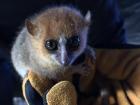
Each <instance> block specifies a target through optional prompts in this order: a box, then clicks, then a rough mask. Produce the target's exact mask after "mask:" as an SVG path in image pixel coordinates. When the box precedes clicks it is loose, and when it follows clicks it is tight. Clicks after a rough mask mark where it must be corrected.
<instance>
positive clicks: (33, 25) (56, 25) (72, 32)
mask: <svg viewBox="0 0 140 105" xmlns="http://www.w3.org/2000/svg"><path fill="white" fill-rule="evenodd" d="M89 24H90V12H87V14H86V16H83V15H81V13H80V12H79V11H78V10H76V9H74V8H70V7H65V6H61V7H52V8H49V9H47V10H46V11H43V12H42V13H40V14H39V15H38V16H37V17H35V18H34V19H32V21H30V20H26V27H27V30H28V32H29V37H31V41H32V46H33V47H34V49H35V52H36V54H38V55H39V57H40V58H42V60H46V61H48V60H49V62H51V63H52V64H53V63H54V64H57V65H59V66H67V65H71V64H72V63H73V62H74V61H75V59H76V58H77V57H78V56H79V55H80V54H81V53H82V52H83V51H84V49H85V48H86V45H87V34H88V28H89Z"/></svg>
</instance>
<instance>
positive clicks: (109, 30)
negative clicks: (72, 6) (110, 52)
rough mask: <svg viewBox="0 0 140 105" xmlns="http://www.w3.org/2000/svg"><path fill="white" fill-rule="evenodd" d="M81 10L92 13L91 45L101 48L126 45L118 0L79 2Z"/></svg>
mask: <svg viewBox="0 0 140 105" xmlns="http://www.w3.org/2000/svg"><path fill="white" fill-rule="evenodd" d="M77 1H79V2H77V4H78V6H79V8H80V9H81V10H83V12H84V13H86V11H87V10H91V12H92V25H91V29H90V39H91V40H90V42H91V43H90V44H91V45H93V46H95V47H99V46H102V45H104V46H105V45H106V46H108V45H110V44H111V45H113V44H124V43H126V38H125V29H124V27H123V25H124V19H123V17H122V15H121V13H120V8H119V3H118V0H86V1H83V2H80V1H81V0H77Z"/></svg>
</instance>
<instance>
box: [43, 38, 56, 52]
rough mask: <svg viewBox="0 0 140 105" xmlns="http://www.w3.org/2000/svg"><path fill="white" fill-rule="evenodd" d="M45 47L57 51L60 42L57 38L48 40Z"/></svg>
mask: <svg viewBox="0 0 140 105" xmlns="http://www.w3.org/2000/svg"><path fill="white" fill-rule="evenodd" d="M45 47H46V48H47V49H48V50H49V51H55V50H57V49H58V42H57V41H56V40H53V39H51V40H47V41H46V44H45Z"/></svg>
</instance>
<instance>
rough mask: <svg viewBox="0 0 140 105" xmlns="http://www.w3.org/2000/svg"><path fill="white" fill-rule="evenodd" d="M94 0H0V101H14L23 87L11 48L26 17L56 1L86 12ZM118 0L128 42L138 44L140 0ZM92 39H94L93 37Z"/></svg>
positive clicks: (0, 104)
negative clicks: (12, 61) (12, 62)
mask: <svg viewBox="0 0 140 105" xmlns="http://www.w3.org/2000/svg"><path fill="white" fill-rule="evenodd" d="M93 1H97V0H75V1H74V0H0V66H1V67H0V105H12V104H11V103H12V100H11V99H12V97H13V95H14V94H15V93H17V90H19V89H18V88H20V87H21V86H20V83H19V82H18V81H19V77H18V76H17V75H16V73H15V71H14V70H13V67H12V64H11V60H10V49H11V46H12V43H13V41H14V39H15V37H16V35H17V32H18V31H19V30H20V29H21V27H22V25H23V24H24V20H25V19H26V18H27V17H29V16H30V15H32V14H34V13H36V12H39V11H40V10H41V9H43V8H45V7H47V6H50V5H54V4H55V5H59V4H72V5H74V6H76V7H78V8H79V9H80V10H81V11H82V13H83V14H85V13H86V11H87V10H89V9H90V10H92V11H93V9H94V6H95V5H94V2H93ZM119 4H120V10H121V13H122V15H123V17H124V19H125V28H126V35H127V40H128V42H129V43H133V44H139V41H140V28H139V27H140V22H139V20H140V1H139V0H120V1H119ZM90 37H91V36H90ZM90 42H91V43H93V42H92V40H90Z"/></svg>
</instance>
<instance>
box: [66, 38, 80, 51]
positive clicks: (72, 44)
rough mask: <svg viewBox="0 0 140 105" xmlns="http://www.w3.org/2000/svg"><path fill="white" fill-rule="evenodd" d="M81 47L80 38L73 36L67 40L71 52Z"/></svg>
mask: <svg viewBox="0 0 140 105" xmlns="http://www.w3.org/2000/svg"><path fill="white" fill-rule="evenodd" d="M79 46H80V38H79V36H73V37H71V38H69V39H68V40H67V48H68V50H70V51H75V50H77V49H78V48H79Z"/></svg>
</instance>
